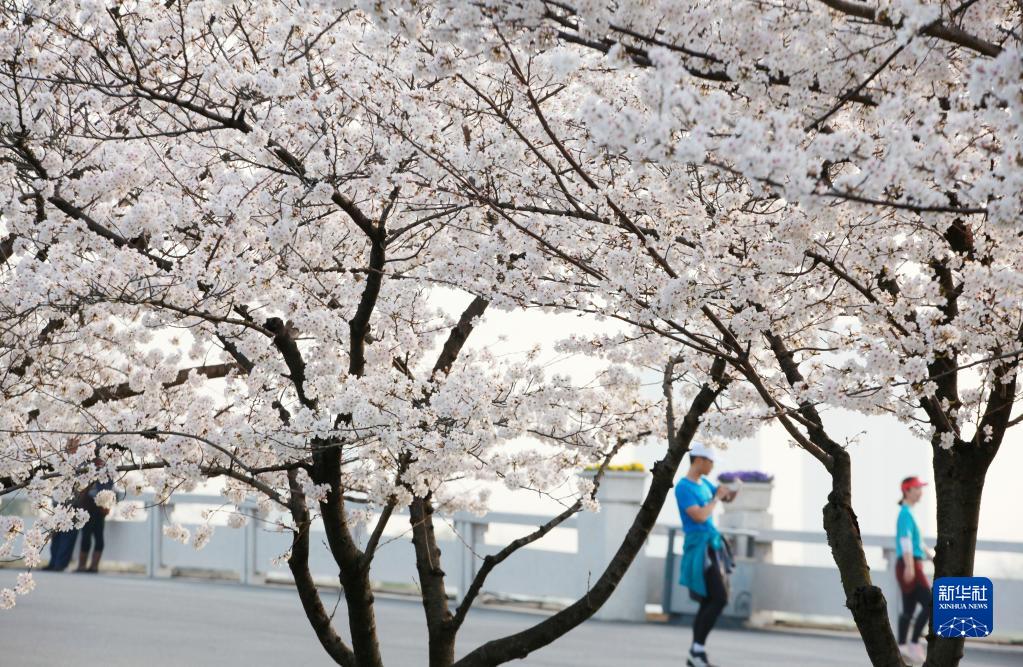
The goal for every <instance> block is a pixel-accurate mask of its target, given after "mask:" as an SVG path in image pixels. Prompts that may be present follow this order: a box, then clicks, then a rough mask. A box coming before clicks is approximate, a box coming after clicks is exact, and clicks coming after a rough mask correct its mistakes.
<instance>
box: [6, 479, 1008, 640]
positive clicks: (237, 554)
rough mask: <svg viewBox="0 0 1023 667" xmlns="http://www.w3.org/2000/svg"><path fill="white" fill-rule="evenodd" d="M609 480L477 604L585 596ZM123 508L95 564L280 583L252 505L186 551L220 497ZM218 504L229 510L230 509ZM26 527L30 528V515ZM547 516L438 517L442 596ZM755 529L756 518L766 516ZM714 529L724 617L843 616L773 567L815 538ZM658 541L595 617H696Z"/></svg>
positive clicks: (380, 557)
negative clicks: (728, 559) (184, 535)
mask: <svg viewBox="0 0 1023 667" xmlns="http://www.w3.org/2000/svg"><path fill="white" fill-rule="evenodd" d="M626 475H635V473H626ZM615 481H616V480H615V479H614V478H613V477H611V478H608V479H606V480H605V482H604V483H603V484H602V487H601V489H602V491H603V490H604V489H605V488H606V489H607V491H606V494H607V495H604V496H599V499H600V500H601V511H600V512H598V513H582V514H579V515H577V516H576V517H574V518H571V519H569V520H567V521H566V522H564V523H563V524H561V526H560V528H559V530H560V531H561V532H562V533H563V534H568V535H570V534H571V533H575V535H576V545H575V548H574V549H569V550H567V551H566V550H561V551H558V550H553V549H551V548H549V547H547V545H545V542H544V540H540V541H539V542H537V543H535V544H533V545H531V546H530V547H527V548H523V549H520V550H519V551H518V552H517V553H516V554H515V555H513V556H512V557H511V558H509V559H508V560H507V561H505V562H504V563H502V564H501V565H500V566H499V567H498V568H496V569H495V570H494V571H493V573H492V574H491V575H490V577H489V578H488V579H487V582H486V585H485V586H484V595H483V596H482V597H484V598H486V597H488V596H498V597H505V598H529V599H544V600H548V601H554V602H566V601H571V600H574V599H576V598H578V597H579V596H581V595H583V594H584V593H585V592H586V590H587V588H588V586H590V585H592V583H593V582H595V581H596V578H597V577H598V576H599V575H600V573H601V572H602V571H603V569H604V567H605V566H606V564H607V563H608V562H609V561H610V558H611V557H612V556H613V553H614V551H615V550H616V549H617V547H618V545H619V544H620V541H621V537H622V536H623V535H624V534H625V531H626V530H627V529H628V526H629V525H630V523H631V521H632V519H633V517H634V516H635V511H636V509H637V508H638V506H639V503H640V501H641V499H642V494H643V485H642V481H640V483H638V484H637V482H636V479H635V477H625V478H624V479H623V480H617V481H622V484H615ZM609 482H610V483H609ZM605 485H606V486H605ZM129 501H133V502H142V503H143V504H144V505H146V506H147V509H146V511H145V513H144V515H141V513H140V515H141V516H140V518H139V519H138V520H132V521H126V520H122V519H118V518H117V517H116V516H114V517H112V518H111V519H110V520H108V522H107V532H106V543H107V546H106V550H105V552H104V562H105V563H106V564H107V565H108V566H114V565H120V566H127V567H129V568H131V569H135V570H136V571H138V572H140V573H141V572H145V574H146V575H148V576H150V577H168V576H173V575H174V574H189V573H194V572H195V571H197V570H202V571H205V572H206V573H214V574H217V575H219V576H223V577H229V578H233V579H235V580H237V581H239V582H241V583H243V584H260V583H263V582H265V581H266V580H267V578H268V576H270V577H273V578H282V577H283V578H287V576H288V570H287V566H286V564H285V563H283V562H278V563H276V564H275V563H274V559H275V558H276V559H280V558H281V557H282V556H284V555H285V554H286V553H287V551H288V549H289V548H290V544H291V538H290V534H288V533H287V532H279V531H277V530H274V529H273V526H272V522H266V521H264V520H263V519H262V518H261V517H259V516H258V512H257V508H256V506H255V505H254V504H251V505H250V504H246V505H243V506H242V507H240V508H237V510H238V511H241V512H242V513H244V514H246V515H248V516H249V517H250V519H249V521H248V522H247V524H246V526H245V527H244V528H240V529H231V528H229V527H227V526H218V527H217V528H216V529H215V533H214V535H213V537H212V539H211V541H210V542H209V544H208V545H207V546H206V547H205V548H203V549H202V550H200V551H196V550H195V549H194V548H193V547H192V546H191V545H185V544H180V543H178V542H175V541H173V540H171V539H169V538H168V537H167V536H165V535H164V534H163V529H164V526H165V525H166V524H168V523H169V519H170V517H172V516H173V515H174V513H175V511H176V510H177V509H178V508H179V507H180V506H183V505H186V504H188V505H199V506H205V507H208V508H225V503H226V501H225V499H224V498H223V497H222V496H212V495H198V494H177V495H175V496H174V497H173V498H172V499H171V501H169V502H168V503H165V504H164V505H162V506H156V507H153V506H152V504H153V502H154V501H155V499H154V498H153V497H152V496H151V495H149V496H142V497H139V498H132V499H129ZM226 508H229V509H231V510H232V511H233V510H235V509H236V508H234V507H233V506H230V505H226ZM12 509H19V511H22V512H24V509H23V508H17V507H12V506H11V503H9V502H8V503H7V504H6V505H4V506H3V507H0V512H4V513H11V510H12ZM26 519H27V520H28V521H31V520H32V518H31V517H26ZM548 519H549V517H545V516H536V515H530V514H514V513H505V512H491V513H488V514H486V515H484V516H481V517H479V516H473V515H470V514H463V513H459V514H455V515H454V516H452V517H443V518H441V521H439V523H440V524H442V526H443V525H444V524H449V525H450V529H447V528H446V527H445V528H444V529H443V530H440V531H439V534H440V535H441V536H442V539H441V540H440V544H439V546H440V549H441V552H442V555H441V560H442V567H443V569H444V571H445V572H446V573H447V581H448V585H449V586H450V591H449V592H450V593H451V595H452V596H453V597H454V598H455V599H459V598H460V597H461V596H462V595H463V594H464V591H465V590H466V589H467V588H468V586H469V585H470V583H471V582H472V580H473V577H474V576H475V575H476V572H478V569H479V566H480V564H481V562H482V558H483V557H484V556H486V555H487V554H494V553H497V552H498V551H499V550H500V549H501V548H502V547H503V546H504V543H506V542H507V541H508V540H507V539H501V540H498V539H497V535H499V534H500V535H504V534H506V533H507V532H508V531H509V530H511V529H514V530H517V531H518V532H517V534H526V533H528V532H531V531H532V530H534V529H535V528H536V527H537V526H539V525H541V524H543V523H544V522H546V521H547V520H548ZM731 521H733V520H732V519H727V518H725V516H722V521H721V523H722V524H725V525H728V524H729V523H730V522H731ZM749 521H750V519H749V518H748V517H747V518H745V519H743V520H742V521H741V522H740V523H742V524H744V525H745V524H748V523H749ZM755 521H759V522H763V521H764V519H757V520H755ZM403 522H404V525H403ZM184 525H185V527H186V528H189V529H190V530H191V531H192V532H193V533H194V531H195V529H196V528H198V525H197V524H194V523H193V524H189V523H187V522H186V523H185V524H184ZM768 525H769V522H768ZM391 526H392V527H393V528H394V531H393V534H392V532H391V531H389V534H388V535H387V536H386V537H385V538H384V539H383V540H382V541H381V545H380V547H379V549H378V551H377V555H376V558H375V559H374V562H373V568H372V571H371V577H372V579H373V580H374V581H375V582H379V583H381V584H386V585H389V586H395V585H398V586H405V587H408V588H409V589H410V590H414V587H415V586H416V581H417V575H416V569H415V559H414V554H413V552H412V548H411V545H410V544H409V540H408V533H409V531H408V530H407V528H408V517H407V515H403V514H401V513H398V514H396V516H394V517H392V519H391ZM509 527H511V528H509ZM498 528H500V530H498ZM401 531H404V533H402V532H401ZM722 532H723V533H724V534H725V535H726V536H727V537H728V539H729V540H730V541H731V543H732V544H733V547H734V552H735V554H736V557H737V564H736V565H737V567H736V571H735V573H733V576H732V587H731V589H732V600H731V602H730V604H729V607H728V608H727V609H726V612H725V613H726V614H727V615H730V616H732V617H733V618H736V619H739V620H744V619H745V620H752V621H754V622H756V621H759V620H763V619H765V618H769V617H770V616H771V615H772V614H784V615H790V616H801V617H813V616H819V617H829V618H836V619H843V618H844V619H848V618H849V614H848V611H847V610H846V609H845V607H844V597H843V594H842V588H841V585H840V582H839V576H838V571H837V569H836V568H834V567H828V566H808V565H793V564H785V563H778V562H774V558H773V552H774V551H775V546H776V545H778V544H783V543H795V544H802V545H826V537H825V535H824V533H823V532H822V531H788V530H775V529H773V528H770V527H761V528H760V529H752V528H745V527H733V528H729V527H723V528H722ZM356 537H357V539H358V540H359V542H360V543H361V544H365V540H366V539H367V537H366V529H365V527H359V528H358V529H357V530H356ZM311 542H312V544H311V547H312V548H311V553H310V569H311V570H312V572H313V575H314V577H316V578H317V579H319V580H323V581H336V579H337V566H336V564H335V563H334V560H333V558H332V556H331V555H330V553H329V552H328V551H327V549H326V547H325V546H324V543H325V537H324V536H323V535H322V526H321V525H314V526H313V536H312V540H311ZM566 542H567V543H571V540H563V541H562V544H561V545H560V547H561V548H562V549H564V546H565V543H566ZM665 542H666V546H665V547H654V546H648V548H647V550H646V551H645V552H644V553H642V554H640V555H639V557H638V558H637V559H636V562H634V564H633V566H632V568H631V569H630V571H629V573H628V574H627V575H626V577H625V579H624V580H623V581H622V582H621V584H620V585H619V586H618V587H617V589H616V591H615V593H614V594H613V596H612V597H611V599H610V600H609V601H608V602H607V604H606V605H605V606H604V608H603V609H602V610H601V612H600V614H599V618H604V619H615V620H635V621H641V620H644V619H645V618H646V612H647V611H648V610H649V609H652V608H656V607H652V605H657V606H660V607H661V608H663V610H664V612H665V613H667V614H669V615H675V616H678V615H685V614H690V613H693V612H694V611H695V609H696V605H695V603H693V602H692V601H691V600H689V597H688V591H686V589H684V588H681V587H680V586H678V584H677V579H678V556H679V553H680V552H681V542H682V540H681V531H680V529H678V528H677V527H674V526H670V525H658V526H657V527H656V528H655V529H654V531H653V534H652V537H651V543H653V544H654V545H656V544H659V543H665ZM863 543H864V546H865V547H867V548H868V549H873V550H877V549H881V550H883V553H884V556H885V559H886V560H885V562H886V566H885V567H884V568H883V569H877V570H873V571H872V576H873V580H874V582H875V583H877V584H878V585H880V586H881V587H882V589H883V590H884V593H885V596H886V597H887V599H888V600H889V603H890V608H891V610H892V616H893V618H894V616H895V615H896V614H897V613H898V609H897V604H898V600H899V596H898V595H897V588H896V585H895V576H894V565H895V558H894V552H893V549H892V545H893V538H892V537H891V536H890V535H864V536H863ZM977 549H978V551H983V552H998V553H1001V554H1016V555H1019V554H1023V543H1021V542H997V541H983V540H982V541H980V542H978V544H977ZM978 574H984V573H982V572H978ZM1010 574H1013V576H1014V577H1017V578H998V577H992V580H993V582H994V586H995V633H994V634H995V636H997V637H1001V638H1023V572H1019V573H1010Z"/></svg>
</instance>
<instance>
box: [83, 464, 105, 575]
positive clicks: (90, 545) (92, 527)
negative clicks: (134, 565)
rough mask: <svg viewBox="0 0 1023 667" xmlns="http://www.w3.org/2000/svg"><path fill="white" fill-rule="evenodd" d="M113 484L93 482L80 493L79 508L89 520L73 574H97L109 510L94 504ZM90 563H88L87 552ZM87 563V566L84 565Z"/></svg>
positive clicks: (84, 528) (84, 530) (84, 529)
mask: <svg viewBox="0 0 1023 667" xmlns="http://www.w3.org/2000/svg"><path fill="white" fill-rule="evenodd" d="M95 464H96V466H97V467H99V466H101V465H102V464H103V461H102V459H99V458H97V459H96V461H95ZM113 488H114V483H113V482H111V481H106V482H93V483H92V484H90V485H89V486H88V487H87V488H86V490H85V491H83V492H82V495H81V496H80V498H81V501H80V502H81V505H80V506H81V507H82V508H83V509H84V510H85V511H86V512H88V513H89V520H88V521H87V522H86V523H85V526H83V527H82V545H81V546H80V547H79V550H78V569H76V570H75V572H92V573H94V572H98V571H99V560H100V558H101V557H102V556H103V528H104V525H105V524H106V518H107V515H108V514H110V510H109V509H107V508H106V507H101V506H100V505H99V504H97V503H96V496H98V495H99V494H100V493H101V492H103V491H113ZM90 550H91V551H92V561H91V562H89V560H88V559H89V551H90ZM86 563H88V565H86Z"/></svg>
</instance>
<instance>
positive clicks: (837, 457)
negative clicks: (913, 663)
mask: <svg viewBox="0 0 1023 667" xmlns="http://www.w3.org/2000/svg"><path fill="white" fill-rule="evenodd" d="M829 454H831V456H832V458H833V465H832V470H831V493H830V494H828V502H827V504H826V505H825V506H824V530H825V532H826V533H827V534H828V544H829V545H830V546H831V554H832V557H833V558H834V559H835V564H836V565H838V571H839V574H840V575H841V577H842V588H843V589H844V591H845V605H846V607H848V608H849V611H851V612H852V615H853V620H854V621H855V622H856V628H857V629H858V630H859V632H860V637H861V638H862V640H863V645H864V646H865V647H866V649H867V656H868V657H869V658H870V663H871V664H872V665H874V667H902V664H903V663H902V658H901V657H900V656H899V646H898V644H897V643H896V641H895V635H894V634H893V633H892V626H891V623H889V621H888V603H887V601H886V600H885V597H884V593H882V592H881V589H880V588H879V587H877V586H875V585H874V584H873V582H872V581H871V579H870V568H869V567H868V566H867V558H866V556H865V555H864V553H863V542H862V540H861V539H860V526H859V522H858V521H857V520H856V513H855V512H854V511H853V508H852V474H851V473H852V470H851V466H850V462H849V454H848V453H847V452H846V451H845V450H844V449H841V448H838V449H837V450H832V451H830V452H829Z"/></svg>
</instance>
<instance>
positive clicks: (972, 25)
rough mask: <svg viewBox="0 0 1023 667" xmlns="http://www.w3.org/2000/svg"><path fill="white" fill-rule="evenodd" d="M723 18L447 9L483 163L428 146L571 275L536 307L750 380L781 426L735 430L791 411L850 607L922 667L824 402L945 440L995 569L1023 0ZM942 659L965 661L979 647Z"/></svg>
mask: <svg viewBox="0 0 1023 667" xmlns="http://www.w3.org/2000/svg"><path fill="white" fill-rule="evenodd" d="M718 9H719V8H717V7H715V5H714V3H706V2H687V3H674V4H673V5H672V7H671V10H670V11H668V10H666V9H665V8H664V7H662V6H660V5H656V4H649V3H631V2H622V3H607V4H604V3H579V4H578V5H574V4H572V3H562V2H535V3H521V4H520V3H501V4H498V3H493V4H486V3H484V4H483V7H482V9H479V11H478V12H475V13H474V12H473V11H471V10H468V9H465V8H463V7H458V6H454V5H452V6H451V7H449V8H448V10H449V13H448V14H444V15H443V16H441V18H439V19H438V18H437V14H434V15H431V18H432V19H434V20H435V21H437V22H438V25H439V27H438V28H437V29H436V30H435V33H434V34H437V35H443V36H445V37H446V41H445V45H444V46H443V47H437V48H435V49H434V53H436V54H437V58H438V61H439V62H440V63H442V64H443V66H445V67H446V68H447V70H448V71H449V72H450V75H451V76H452V77H453V78H454V79H455V80H457V81H458V82H460V83H461V84H462V86H463V87H464V88H465V89H467V90H470V91H472V92H473V93H474V94H475V96H476V98H475V99H474V100H473V99H472V98H470V99H469V100H467V101H466V103H465V104H464V105H463V106H462V107H461V108H460V109H459V114H461V116H462V118H463V119H464V120H463V122H462V123H461V126H460V127H455V128H454V129H451V130H450V132H452V133H457V132H459V131H461V132H462V133H463V135H464V138H465V143H466V150H465V151H452V150H451V149H450V146H451V145H452V141H451V140H450V139H449V140H447V142H446V143H445V142H439V141H438V140H437V137H442V136H444V131H445V129H447V128H444V127H441V126H435V127H433V128H432V130H431V132H422V131H421V130H422V128H421V127H419V128H418V129H419V132H418V135H419V137H420V138H418V139H417V138H416V134H417V132H416V131H414V128H413V127H411V126H410V125H407V124H406V125H405V127H404V129H403V130H402V132H403V135H404V136H405V137H406V138H407V139H408V140H409V141H412V142H414V143H417V145H418V146H419V147H420V149H421V150H422V151H423V152H424V153H425V154H427V155H429V156H431V157H432V158H433V159H434V160H435V161H436V162H437V163H438V164H441V165H443V166H444V168H445V169H446V170H447V171H448V172H449V174H450V175H451V182H450V183H449V184H448V187H450V188H451V189H452V190H458V191H460V192H462V193H463V196H465V197H466V201H467V202H470V203H473V204H476V205H478V206H484V207H487V208H488V209H489V210H490V211H492V212H493V214H494V215H495V216H497V217H498V218H499V219H500V220H501V223H502V225H503V226H504V227H505V228H506V229H507V233H508V234H509V235H513V234H518V235H519V237H520V244H521V247H520V249H519V251H518V252H519V253H520V254H523V253H524V254H526V255H527V256H528V254H529V253H530V252H533V253H534V254H539V255H543V256H545V257H547V258H550V259H553V260H556V261H558V262H559V263H560V264H561V267H560V268H559V269H557V270H556V271H551V270H550V269H547V273H546V274H545V275H543V276H542V278H541V279H540V280H539V281H538V280H537V279H536V278H534V279H533V281H532V282H529V281H527V280H523V279H522V278H520V277H518V276H517V280H515V281H512V282H513V283H514V284H516V285H518V284H522V283H524V282H525V283H527V284H528V285H529V287H528V289H526V290H520V291H518V292H517V294H516V297H515V298H518V299H519V300H521V301H522V302H523V303H539V304H545V305H549V306H553V305H555V304H557V305H559V306H560V307H565V308H575V309H581V310H586V311H588V312H599V313H603V314H605V315H608V316H610V317H614V318H617V319H620V320H623V321H625V322H627V323H629V324H631V325H633V326H634V328H635V329H634V331H633V332H632V333H631V334H629V335H628V336H626V337H625V338H629V337H631V338H633V339H639V338H646V337H648V336H650V335H656V336H659V337H662V338H665V339H667V340H669V341H673V342H674V343H676V344H677V345H679V346H682V347H684V348H686V349H688V350H690V352H696V353H700V354H704V355H707V356H709V357H713V358H718V359H724V360H726V361H727V362H728V363H729V365H730V367H731V368H732V369H733V370H734V371H735V372H736V373H737V375H738V376H739V377H741V378H743V379H744V380H745V382H746V389H745V391H747V392H749V393H750V394H752V395H753V396H756V397H758V398H759V399H760V400H761V401H762V403H763V406H762V408H761V411H759V412H753V413H751V414H749V415H747V418H746V419H742V418H737V417H736V416H735V415H734V414H733V415H730V416H727V415H726V414H724V413H723V414H722V415H721V417H719V418H720V419H726V418H727V419H729V420H731V421H732V422H733V424H734V425H735V426H736V428H737V432H741V431H742V430H743V428H746V429H748V428H750V427H752V426H753V425H754V424H755V423H756V422H757V421H758V420H762V419H765V418H773V419H777V420H779V421H780V422H781V423H782V425H783V426H784V427H785V429H786V431H787V432H788V434H789V435H790V436H791V438H792V439H793V440H794V441H795V442H796V443H798V444H799V445H800V446H802V447H803V448H804V449H806V450H807V451H808V452H809V453H810V454H811V455H813V456H814V457H815V458H817V459H818V460H819V461H820V462H821V463H822V465H823V466H824V467H825V468H826V469H827V470H828V472H829V473H830V474H831V476H832V480H833V486H832V493H831V494H830V495H829V498H828V503H827V504H826V505H825V507H824V515H823V519H824V527H825V529H826V531H827V533H828V537H829V542H830V543H831V546H832V552H833V554H834V556H835V560H836V563H837V564H838V566H839V569H840V571H841V573H842V580H843V586H844V588H845V592H846V597H847V604H848V606H849V608H850V610H851V612H852V614H853V617H854V619H855V620H856V622H857V625H858V626H859V628H860V631H861V634H862V636H863V638H864V641H865V643H866V646H867V649H868V654H869V655H870V657H871V660H872V662H873V663H874V664H878V665H896V664H901V660H900V658H899V656H898V652H897V649H896V646H895V642H894V638H893V637H892V633H891V630H890V628H889V627H888V622H887V618H886V601H885V600H884V597H883V595H882V594H881V591H880V589H879V588H878V587H877V586H875V585H873V583H872V582H871V580H870V574H869V570H868V568H867V565H866V560H865V558H864V555H863V549H862V544H861V543H860V540H859V529H858V526H857V522H856V516H855V513H854V511H853V508H852V499H851V491H850V488H851V487H850V480H849V477H850V466H849V452H848V451H847V450H846V448H845V447H844V446H843V445H841V444H840V443H839V442H837V441H836V440H835V439H834V438H833V437H831V436H830V435H829V434H828V428H827V424H826V420H825V416H824V414H823V411H824V410H826V408H828V407H842V408H848V409H853V410H857V411H861V412H863V413H866V414H882V413H888V414H894V415H896V416H898V417H899V418H900V419H902V420H903V421H905V422H907V423H908V424H910V425H911V426H912V427H913V428H914V429H915V430H916V432H917V433H919V435H920V436H921V437H923V438H926V439H928V440H929V441H930V442H931V444H932V449H933V452H934V473H935V480H936V486H937V496H938V522H939V526H938V531H939V534H938V548H937V557H936V574H937V576H964V575H969V574H972V572H973V558H974V551H975V545H976V531H977V522H978V516H979V505H980V498H981V494H982V490H983V480H984V474H985V472H986V470H987V468H988V466H989V465H990V464H991V462H992V461H993V459H994V457H995V455H996V453H997V451H998V448H999V446H1000V444H1001V442H1002V441H1003V439H1004V436H1005V433H1006V431H1007V429H1008V428H1010V427H1012V426H1014V425H1016V424H1017V423H1018V421H1019V417H1014V416H1013V409H1014V406H1015V405H1016V397H1017V396H1018V389H1017V386H1016V373H1017V370H1018V363H1019V354H1020V350H1021V348H1020V344H1021V343H1023V329H1021V328H1020V322H1021V315H1023V313H1021V311H1020V306H1019V304H1020V299H1019V295H1018V293H1017V291H1016V290H1018V285H1019V275H1020V265H1019V257H1020V247H1019V231H1018V230H1019V219H1020V214H1021V211H1023V205H1021V203H1023V202H1021V195H1020V193H1021V192H1023V190H1021V188H1020V185H1021V178H1023V171H1021V170H1020V165H1021V164H1023V155H1021V153H1020V147H1021V146H1023V142H1021V141H1020V138H1021V132H1020V120H1021V114H1020V104H1021V101H1023V98H1021V96H1020V91H1021V88H1020V72H1021V66H1023V63H1021V51H1020V32H1019V30H1020V16H1019V13H1018V8H1017V7H1015V6H1014V5H1013V3H1008V2H963V3H951V4H950V3H930V4H927V3H917V2H893V3H883V4H882V5H880V6H877V7H874V6H868V5H866V4H860V3H855V2H831V1H822V2H803V3H763V2H751V3H733V5H732V6H730V9H729V16H728V17H727V18H722V16H721V15H720V11H718ZM455 27H457V29H455ZM445 28H446V29H445ZM481 44H482V45H485V46H484V47H481V46H480V45H481ZM495 63H496V64H495ZM452 98H453V99H459V97H458V96H452ZM510 144H516V145H517V146H518V148H517V149H515V148H510ZM510 157H511V158H512V159H509V158H510ZM509 165H514V168H511V167H510V166H509ZM534 265H535V264H534ZM537 283H539V284H537ZM553 285H559V286H560V287H559V288H555V287H553ZM625 338H620V339H618V340H616V341H608V340H604V341H599V340H598V341H589V342H588V344H589V345H596V346H599V347H606V346H608V345H617V344H622V343H624V342H625ZM648 349H656V346H648ZM664 353H665V351H664V350H661V352H660V354H662V355H663V354H664ZM668 353H669V354H670V351H669V352H668ZM739 391H741V390H739V389H737V388H733V389H732V390H731V391H730V394H732V395H733V396H737V395H738V394H739ZM929 654H930V658H929V660H930V662H929V663H928V664H934V665H952V664H957V663H958V661H959V659H960V658H961V656H962V642H961V641H960V640H948V641H945V640H943V641H940V642H934V641H932V642H931V645H930V648H929Z"/></svg>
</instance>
